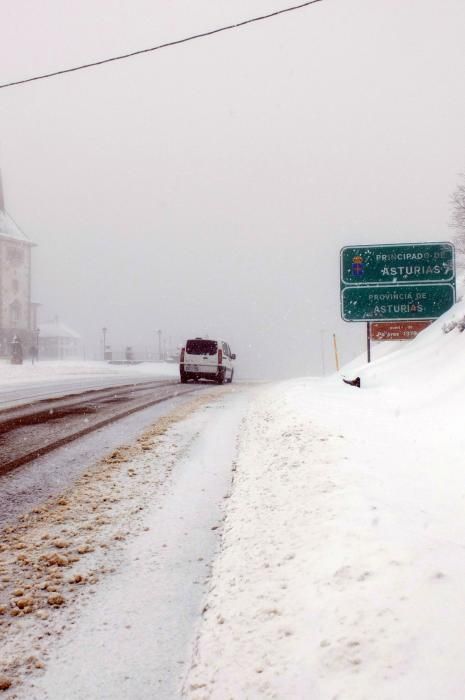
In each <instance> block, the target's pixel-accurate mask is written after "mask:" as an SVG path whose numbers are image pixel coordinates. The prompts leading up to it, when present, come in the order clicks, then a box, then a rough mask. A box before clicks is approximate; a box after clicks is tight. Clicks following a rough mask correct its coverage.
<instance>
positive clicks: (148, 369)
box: [0, 362, 179, 410]
mask: <svg viewBox="0 0 465 700" xmlns="http://www.w3.org/2000/svg"><path fill="white" fill-rule="evenodd" d="M157 379H159V380H160V381H165V382H166V381H170V380H172V381H173V382H176V381H178V379H179V377H178V367H177V365H175V364H170V365H168V364H163V363H152V364H149V363H147V364H141V365H134V366H125V365H123V366H114V365H108V364H106V363H103V362H100V363H99V362H94V363H92V362H88V363H85V362H81V363H66V362H61V363H60V362H43V363H38V364H36V365H20V366H14V365H7V364H5V363H2V364H0V410H4V409H6V408H10V407H12V406H19V405H22V404H27V403H31V402H34V401H41V400H43V399H48V398H57V397H61V396H67V395H69V394H72V393H80V392H84V391H90V390H92V389H96V390H97V389H103V388H106V387H112V386H124V385H131V384H140V383H143V382H147V381H154V380H157Z"/></svg>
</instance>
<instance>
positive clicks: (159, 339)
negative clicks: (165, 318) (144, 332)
mask: <svg viewBox="0 0 465 700" xmlns="http://www.w3.org/2000/svg"><path fill="white" fill-rule="evenodd" d="M155 332H156V333H157V334H158V359H159V361H160V362H161V359H162V352H161V329H160V328H159V329H158V330H157V331H155Z"/></svg>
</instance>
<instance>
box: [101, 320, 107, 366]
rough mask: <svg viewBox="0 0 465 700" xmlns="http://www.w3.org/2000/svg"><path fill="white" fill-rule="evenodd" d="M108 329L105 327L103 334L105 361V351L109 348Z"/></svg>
mask: <svg viewBox="0 0 465 700" xmlns="http://www.w3.org/2000/svg"><path fill="white" fill-rule="evenodd" d="M107 330H108V329H107V328H105V326H104V327H103V328H102V333H103V359H105V350H106V347H107Z"/></svg>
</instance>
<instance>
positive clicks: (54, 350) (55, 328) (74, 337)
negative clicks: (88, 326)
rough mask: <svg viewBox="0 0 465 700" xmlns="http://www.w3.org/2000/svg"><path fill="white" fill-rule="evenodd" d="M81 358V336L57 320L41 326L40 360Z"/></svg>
mask: <svg viewBox="0 0 465 700" xmlns="http://www.w3.org/2000/svg"><path fill="white" fill-rule="evenodd" d="M80 357H81V336H80V335H79V333H76V331H74V330H73V329H72V328H69V327H68V326H65V324H64V323H60V321H59V320H58V319H57V318H56V319H55V320H54V321H51V322H49V323H41V324H40V325H39V359H41V360H74V359H76V358H80Z"/></svg>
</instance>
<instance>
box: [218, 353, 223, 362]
mask: <svg viewBox="0 0 465 700" xmlns="http://www.w3.org/2000/svg"><path fill="white" fill-rule="evenodd" d="M222 362H223V351H222V350H221V349H220V350H218V364H219V365H221V364H222Z"/></svg>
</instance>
